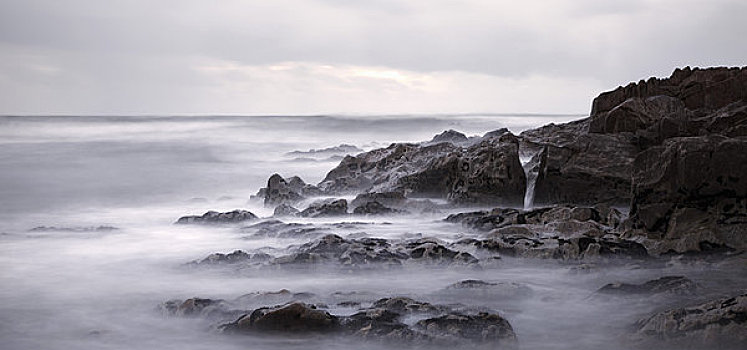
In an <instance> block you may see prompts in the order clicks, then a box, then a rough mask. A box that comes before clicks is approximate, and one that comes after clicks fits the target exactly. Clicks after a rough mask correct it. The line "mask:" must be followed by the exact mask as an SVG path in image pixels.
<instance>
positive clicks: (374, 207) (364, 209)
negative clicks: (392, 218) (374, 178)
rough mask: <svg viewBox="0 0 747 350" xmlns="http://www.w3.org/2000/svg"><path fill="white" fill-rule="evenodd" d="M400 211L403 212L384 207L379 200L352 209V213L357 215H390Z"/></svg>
mask: <svg viewBox="0 0 747 350" xmlns="http://www.w3.org/2000/svg"><path fill="white" fill-rule="evenodd" d="M401 213H403V211H401V210H398V209H392V208H389V207H385V206H384V205H383V204H381V203H379V202H367V203H366V204H363V205H361V206H358V207H356V208H355V209H354V210H353V214H357V215H390V214H401Z"/></svg>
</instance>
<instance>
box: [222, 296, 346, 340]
mask: <svg viewBox="0 0 747 350" xmlns="http://www.w3.org/2000/svg"><path fill="white" fill-rule="evenodd" d="M338 325H339V320H338V318H337V317H336V316H332V315H330V314H329V313H328V312H326V311H322V310H318V309H316V308H315V307H314V306H313V305H307V304H304V303H292V304H288V305H284V306H279V307H275V308H260V309H256V310H254V311H253V312H252V313H251V314H247V315H243V316H241V317H239V319H237V320H236V321H235V322H233V323H231V324H227V325H224V326H223V330H224V332H264V333H267V332H269V333H308V332H330V331H335V330H337V329H338Z"/></svg>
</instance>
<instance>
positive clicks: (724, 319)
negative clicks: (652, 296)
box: [633, 294, 747, 349]
mask: <svg viewBox="0 0 747 350" xmlns="http://www.w3.org/2000/svg"><path fill="white" fill-rule="evenodd" d="M633 339H635V340H636V341H638V342H639V343H641V345H642V347H644V348H652V347H654V346H660V345H662V344H666V346H667V347H673V346H674V347H677V348H678V349H705V348H708V349H744V344H745V342H747V294H742V295H739V296H737V297H733V298H724V299H718V300H714V301H711V302H707V303H704V304H700V305H697V306H691V307H685V308H679V309H672V310H667V311H663V312H660V313H657V314H655V315H653V316H651V317H649V318H646V319H642V320H640V321H638V324H637V325H636V331H635V333H634V334H633Z"/></svg>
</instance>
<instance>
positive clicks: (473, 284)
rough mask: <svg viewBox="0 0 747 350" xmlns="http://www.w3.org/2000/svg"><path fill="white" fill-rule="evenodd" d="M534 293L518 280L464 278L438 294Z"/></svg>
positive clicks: (509, 295) (492, 295) (496, 295)
mask: <svg viewBox="0 0 747 350" xmlns="http://www.w3.org/2000/svg"><path fill="white" fill-rule="evenodd" d="M532 293H533V291H532V289H531V288H529V286H527V285H525V284H522V283H516V282H485V281H482V280H462V281H459V282H457V283H454V284H451V285H448V286H446V288H444V289H443V290H440V291H438V292H437V293H436V294H438V295H442V296H449V297H454V298H459V299H461V298H465V297H469V298H475V297H477V298H480V297H482V298H491V299H495V298H499V299H501V300H504V299H520V298H527V297H529V296H531V295H532Z"/></svg>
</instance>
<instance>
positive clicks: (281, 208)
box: [272, 203, 301, 217]
mask: <svg viewBox="0 0 747 350" xmlns="http://www.w3.org/2000/svg"><path fill="white" fill-rule="evenodd" d="M300 212H301V211H299V210H298V209H296V208H294V207H292V206H290V205H288V204H285V203H283V204H280V205H278V206H277V207H275V211H274V212H273V213H272V216H275V217H282V216H296V215H298V214H299V213H300Z"/></svg>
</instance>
